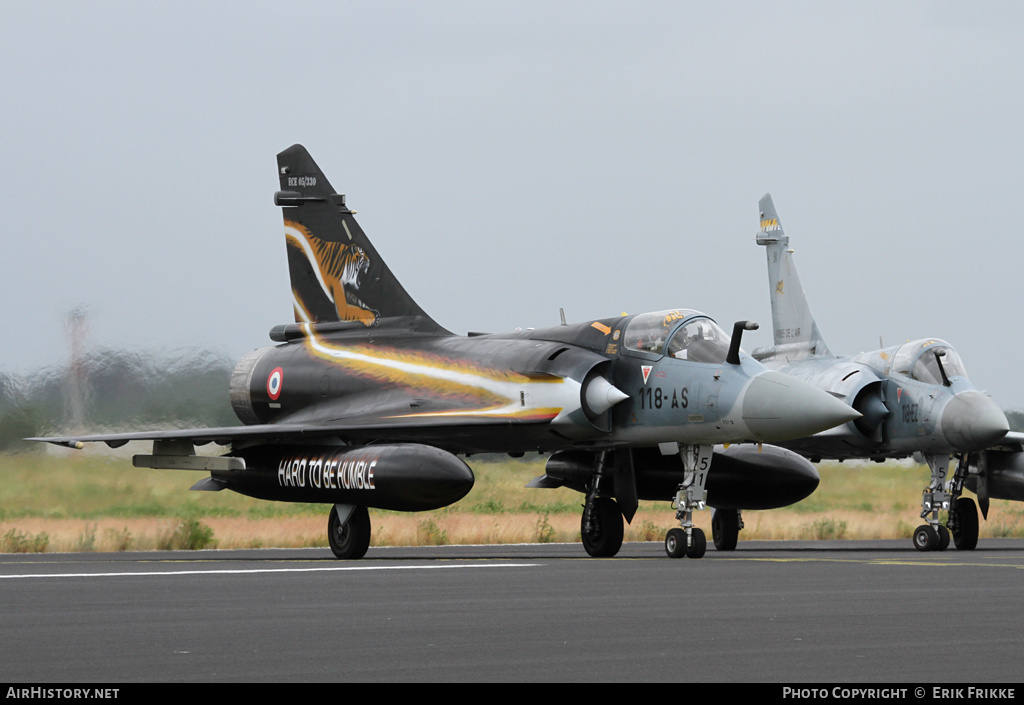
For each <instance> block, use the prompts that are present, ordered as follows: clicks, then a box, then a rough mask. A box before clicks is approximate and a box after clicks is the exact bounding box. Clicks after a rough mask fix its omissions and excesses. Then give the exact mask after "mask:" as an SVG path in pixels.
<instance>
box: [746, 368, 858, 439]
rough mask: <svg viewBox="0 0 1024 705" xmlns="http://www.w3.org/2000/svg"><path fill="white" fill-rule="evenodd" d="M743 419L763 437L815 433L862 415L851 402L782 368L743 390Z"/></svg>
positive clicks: (793, 436)
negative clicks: (841, 399) (851, 405)
mask: <svg viewBox="0 0 1024 705" xmlns="http://www.w3.org/2000/svg"><path fill="white" fill-rule="evenodd" d="M742 403H743V406H742V409H743V412H742V413H743V421H744V422H745V423H746V424H747V428H749V429H750V431H751V433H753V434H754V437H755V438H757V439H758V440H761V441H767V442H773V441H789V440H793V439H794V438H803V437H805V436H813V435H814V434H815V433H818V432H820V431H825V430H827V429H830V428H832V427H833V426H839V425H840V424H844V423H846V422H848V421H853V420H854V419H857V418H860V414H859V413H858V412H856V411H854V410H853V408H852V407H850V406H849V405H848V404H846V403H844V402H841V401H839V400H838V399H836V398H835V397H833V396H832V395H831V394H828V393H826V392H823V391H821V390H820V389H818V388H817V387H813V386H811V385H810V384H807V383H806V382H802V381H801V380H798V379H796V378H795V377H790V376H789V375H784V374H782V373H781V372H775V371H770V372H765V373H763V374H760V375H758V376H757V377H755V378H754V379H753V381H752V382H751V383H750V385H749V386H748V387H747V389H746V391H745V392H744V393H743V402H742Z"/></svg>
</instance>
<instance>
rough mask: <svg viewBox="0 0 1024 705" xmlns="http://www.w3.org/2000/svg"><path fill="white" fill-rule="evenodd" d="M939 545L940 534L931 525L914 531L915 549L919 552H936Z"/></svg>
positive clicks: (925, 525)
mask: <svg viewBox="0 0 1024 705" xmlns="http://www.w3.org/2000/svg"><path fill="white" fill-rule="evenodd" d="M938 545H939V534H938V532H937V531H936V530H935V529H934V528H933V527H932V526H931V525H929V524H922V525H921V526H919V527H917V528H916V529H914V548H916V549H917V550H918V551H934V550H935V549H936V548H937V547H938Z"/></svg>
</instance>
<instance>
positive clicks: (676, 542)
mask: <svg viewBox="0 0 1024 705" xmlns="http://www.w3.org/2000/svg"><path fill="white" fill-rule="evenodd" d="M707 547H708V542H707V538H705V536H704V532H703V531H702V530H700V529H697V528H692V529H691V531H690V535H689V537H687V535H686V532H685V531H684V530H683V529H669V531H668V534H667V535H666V536H665V553H667V554H668V556H669V558H684V557H685V558H700V557H701V556H703V555H704V552H705V551H707Z"/></svg>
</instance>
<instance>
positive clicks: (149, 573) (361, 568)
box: [0, 563, 539, 580]
mask: <svg viewBox="0 0 1024 705" xmlns="http://www.w3.org/2000/svg"><path fill="white" fill-rule="evenodd" d="M536 565H539V564H538V563H471V564H468V565H379V566H378V565H352V566H348V565H346V566H334V567H330V568H326V567H325V568H252V569H240V570H156V571H142V572H138V573H26V574H23V575H0V579H4V580H14V579H18V578H121V577H149V576H156V575H164V576H166V575H244V574H247V573H252V574H256V573H328V572H340V571H373V570H452V569H467V568H530V567H533V566H536Z"/></svg>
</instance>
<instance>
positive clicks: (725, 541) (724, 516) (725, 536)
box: [711, 509, 740, 551]
mask: <svg viewBox="0 0 1024 705" xmlns="http://www.w3.org/2000/svg"><path fill="white" fill-rule="evenodd" d="M739 536H740V513H739V511H738V510H736V509H716V510H715V514H714V516H712V517H711V538H712V539H713V540H714V542H715V548H716V549H717V550H719V551H732V550H734V549H735V548H736V542H737V541H739Z"/></svg>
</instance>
